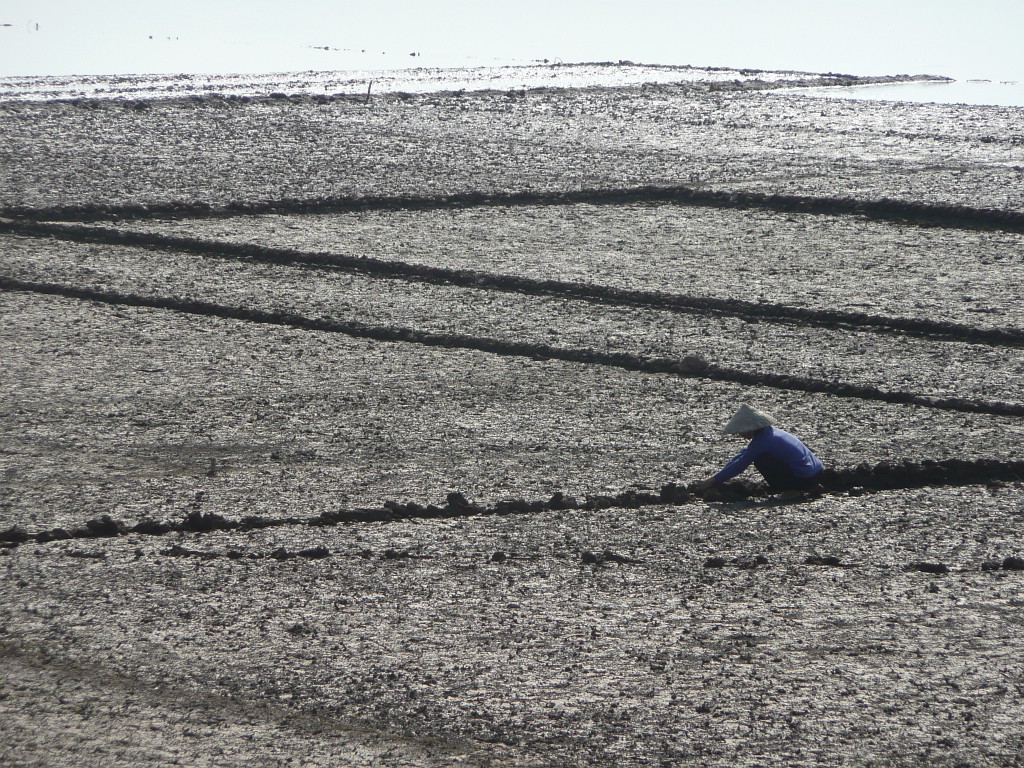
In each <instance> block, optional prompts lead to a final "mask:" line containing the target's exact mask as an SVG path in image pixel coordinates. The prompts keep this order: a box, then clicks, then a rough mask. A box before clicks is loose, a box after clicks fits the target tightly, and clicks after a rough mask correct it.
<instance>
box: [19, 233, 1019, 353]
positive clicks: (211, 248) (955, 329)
mask: <svg viewBox="0 0 1024 768" xmlns="http://www.w3.org/2000/svg"><path fill="white" fill-rule="evenodd" d="M3 232H8V233H11V234H17V235H22V236H29V237H57V238H60V239H63V240H68V241H72V242H83V243H102V244H105V245H114V246H125V247H141V248H165V249H171V250H175V251H179V252H185V253H193V254H198V255H202V256H214V257H217V258H223V259H235V260H245V261H258V262H263V263H268V264H281V265H287V266H301V267H305V268H310V269H329V270H335V271H341V272H348V273H356V274H365V275H371V276H374V277H383V278H393V279H400V280H407V281H412V282H422V283H429V284H436V285H457V286H462V287H466V288H474V289H485V290H495V291H503V292H509V293H525V294H530V295H535V296H554V297H559V298H567V299H574V300H580V301H589V302H594V303H599V304H613V305H619V306H630V307H643V308H651V309H658V310H667V311H672V312H679V313H686V314H696V315H716V316H723V317H737V318H740V319H751V320H758V321H761V320H767V321H769V322H777V323H786V324H787V325H811V326H815V327H821V328H830V329H834V328H855V329H857V330H863V331H867V332H871V333H889V334H899V335H904V336H914V337H917V338H925V339H930V340H934V341H959V342H966V343H972V344H988V345H993V346H1008V347H1024V330H1021V329H1015V328H976V327H973V326H969V325H964V324H962V323H953V322H949V321H934V320H925V319H920V318H901V317H886V316H883V315H872V314H868V313H865V312H846V311H842V310H831V309H828V310H826V309H813V308H809V307H796V306H791V305H786V304H776V303H770V302H752V301H744V300H742V299H732V298H730V299H717V298H713V297H703V296H689V295H686V294H671V293H664V292H661V291H647V290H637V289H630V288H619V287H614V286H605V285H595V284H588V283H576V282H568V281H562V280H542V279H536V278H530V277H523V276H519V275H504V274H497V273H493V272H481V271H478V270H468V269H448V268H444V267H433V266H430V265H426V264H410V263H408V262H403V261H390V260H384V259H375V258H373V257H356V256H343V255H340V254H331V253H307V252H302V251H295V250H291V249H285V248H271V247H267V246H261V245H254V244H239V243H225V242H218V241H214V240H202V239H197V238H188V237H170V236H166V235H158V234H151V233H144V232H126V231H121V230H115V229H107V228H100V227H91V226H79V225H68V224H52V223H40V222H24V221H16V222H15V221H10V220H7V221H5V220H3V219H0V233H3Z"/></svg>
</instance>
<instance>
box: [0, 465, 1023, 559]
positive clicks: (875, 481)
mask: <svg viewBox="0 0 1024 768" xmlns="http://www.w3.org/2000/svg"><path fill="white" fill-rule="evenodd" d="M1021 482H1024V461H1000V460H995V459H973V460H967V459H946V460H943V461H932V460H925V461H883V462H880V463H878V464H874V465H869V464H860V465H858V466H856V467H847V468H839V469H831V468H829V469H826V470H825V472H824V473H823V475H822V480H821V487H820V490H819V493H821V494H833V495H834V494H841V493H848V494H857V495H860V494H866V493H873V492H878V491H886V490H898V489H914V488H925V487H948V486H964V485H998V484H1001V483H1021ZM690 488H691V486H686V485H677V484H675V483H669V484H667V485H665V486H662V488H661V490H660V492H659V493H650V492H641V491H635V490H627V491H624V492H622V493H619V494H616V495H595V496H588V497H586V499H585V500H584V501H578V500H577V499H575V498H574V497H572V496H567V495H565V494H563V493H561V492H559V493H555V494H554V495H552V496H551V498H549V499H543V500H535V501H527V500H523V499H515V500H509V501H499V502H497V503H496V504H493V505H491V506H482V505H479V504H474V503H472V502H471V501H469V500H468V499H466V497H465V496H463V494H461V493H458V492H452V493H449V494H448V496H447V499H446V501H445V503H444V505H442V506H436V505H433V504H426V505H424V504H419V503H416V502H407V503H400V502H386V503H385V504H384V505H382V506H381V507H378V508H356V509H339V510H334V511H328V512H322V513H320V514H318V515H315V516H313V517H305V518H302V517H287V518H268V517H261V516H251V517H246V518H243V519H241V520H230V519H228V518H225V517H224V516H222V515H219V514H217V513H216V512H203V511H202V509H201V508H200V507H201V505H200V502H196V503H195V504H193V506H192V508H191V509H190V510H189V511H188V512H187V513H186V514H185V515H184V517H183V518H180V519H177V520H170V521H167V520H152V519H147V520H142V521H141V522H138V523H136V524H134V525H128V524H126V523H124V522H123V521H120V520H115V519H113V518H111V517H110V516H109V515H103V516H102V517H98V518H94V519H92V520H88V521H86V522H85V523H84V524H83V525H81V526H79V527H76V528H73V529H71V530H67V529H63V528H54V529H50V530H43V531H38V532H35V533H30V532H28V531H26V530H24V529H23V528H20V527H18V526H15V527H12V528H9V529H7V530H6V531H0V545H2V546H7V547H14V546H18V545H20V544H24V543H27V542H30V541H32V542H36V543H40V544H45V543H47V542H50V541H68V540H71V539H102V538H114V537H118V536H127V535H129V534H142V535H148V536H163V535H166V534H170V533H182V532H184V533H208V532H211V531H240V532H245V531H253V530H260V529H264V528H278V527H285V526H310V527H324V526H336V525H341V524H345V523H381V522H397V521H401V520H410V519H416V520H422V519H449V518H463V517H475V516H481V515H514V514H537V513H541V512H564V511H572V510H577V511H597V510H602V509H616V508H617V509H640V508H642V507H651V506H659V505H679V504H688V503H694V502H703V501H717V502H737V501H742V500H744V499H750V498H764V497H767V496H769V495H771V494H770V491H769V490H768V489H767V488H766V487H765V486H764V485H762V484H760V483H755V482H752V481H749V480H745V479H739V480H733V481H730V482H729V483H727V484H725V485H724V486H722V487H721V488H719V489H716V490H715V491H714V492H713V495H704V496H702V495H700V494H698V493H695V492H694V491H692V490H691V489H690ZM179 554H200V553H195V552H189V551H183V552H180V553H179ZM328 554H329V553H328V552H326V551H325V550H324V549H323V548H322V547H311V548H308V549H304V550H301V551H298V552H293V553H291V556H292V557H295V556H299V557H306V558H310V559H316V558H321V557H326V556H327V555H328ZM279 555H280V553H279ZM82 556H83V557H87V556H88V555H82ZM274 556H275V555H273V554H272V555H271V557H274Z"/></svg>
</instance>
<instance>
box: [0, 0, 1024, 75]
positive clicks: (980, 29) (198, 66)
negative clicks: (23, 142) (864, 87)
mask: <svg viewBox="0 0 1024 768" xmlns="http://www.w3.org/2000/svg"><path fill="white" fill-rule="evenodd" d="M854 9H855V12H854ZM0 25H3V26H0V76H7V77H10V76H46V75H117V74H125V75H127V74H174V73H195V74H228V73H257V72H286V71H305V70H325V71H327V70H345V69H393V68H402V67H412V66H486V65H489V64H512V63H521V64H522V63H529V62H532V61H539V60H548V61H564V62H567V63H568V62H581V61H618V60H630V61H635V62H638V63H641V62H642V63H646V64H674V65H685V64H689V65H693V66H719V67H749V68H756V69H766V70H800V71H810V72H842V73H847V74H856V75H891V74H936V75H948V76H951V77H954V78H957V79H969V78H988V79H993V80H1024V55H1022V53H1021V46H1020V43H1019V39H1018V38H1019V32H1020V30H1021V29H1024V3H1020V2H1019V0H975V2H972V3H960V2H957V3H941V2H939V3H936V2H929V3H924V2H899V0H893V1H890V2H882V0H863V1H862V2H860V3H858V4H856V6H850V5H848V4H842V5H840V4H831V3H823V2H821V0H816V1H812V0H777V1H776V2H763V1H762V2H755V1H753V0H722V1H721V2H718V3H715V4H714V5H713V6H712V5H711V4H708V3H704V2H701V3H697V2H657V1H654V0H634V2H633V3H630V4H629V7H628V9H627V8H626V4H625V3H624V2H622V1H621V0H620V2H614V3H613V2H605V1H604V0H591V2H586V3H583V2H561V3H553V2H550V1H548V2H540V0H521V2H518V3H516V4H515V5H514V6H511V5H510V6H507V7H505V6H496V5H492V4H487V5H483V4H481V3H468V2H456V1H454V0H439V1H438V2H433V3H423V2H405V1H402V0H398V1H396V0H391V1H390V2H389V1H388V0H380V1H379V2H375V3H367V2H363V3H358V4H345V3H338V2H327V1H322V0H296V2H293V3H290V4H282V3H279V2H269V0H248V2H244V3H242V2H235V1H234V0H207V1H206V2H199V1H198V0H177V1H176V2H174V3H164V4H140V3H138V2H135V1H133V2H128V1H127V0H103V1H101V2H95V3H81V2H80V0H77V1H74V2H72V1H70V0H30V1H29V0H7V2H4V3H3V4H2V5H0ZM325 49H326V50H325ZM412 53H416V54H418V55H417V56H410V54H412Z"/></svg>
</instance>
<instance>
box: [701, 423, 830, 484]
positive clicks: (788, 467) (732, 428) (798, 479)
mask: <svg viewBox="0 0 1024 768" xmlns="http://www.w3.org/2000/svg"><path fill="white" fill-rule="evenodd" d="M725 433H726V434H727V435H740V436H742V437H743V438H745V439H747V440H749V441H750V443H749V444H748V445H747V447H746V448H744V449H743V450H742V451H740V452H739V453H738V454H736V456H735V457H734V458H733V459H732V461H730V462H729V463H728V464H726V465H725V466H724V467H723V468H722V470H721V471H720V472H718V473H717V474H716V475H714V476H713V477H709V478H708V479H707V480H702V481H701V482H699V483H697V485H696V489H697V490H698V491H706V490H708V489H710V488H714V487H716V486H719V485H721V484H722V483H724V482H725V481H726V480H730V479H732V478H734V477H736V475H738V474H739V473H740V472H742V471H743V470H745V469H746V468H747V467H749V466H750V465H751V464H753V465H754V466H755V467H756V468H757V471H758V472H760V473H761V475H762V476H763V477H764V479H765V481H766V482H767V483H768V487H769V488H771V489H772V490H773V491H775V492H776V493H783V494H785V495H786V496H790V497H796V496H799V495H801V494H803V493H807V492H809V491H813V490H814V489H815V488H816V487H817V486H818V484H819V481H820V480H821V473H822V470H823V467H822V464H821V461H820V460H819V459H818V457H817V456H815V455H814V454H813V453H812V452H811V449H810V448H808V447H807V446H806V445H804V444H803V443H802V442H801V441H800V440H799V439H798V438H796V437H794V436H793V435H791V434H789V432H786V431H784V430H781V429H779V428H778V427H775V426H772V423H771V420H770V419H769V418H768V417H767V416H765V415H764V414H762V413H758V412H757V411H755V410H754V409H753V408H751V407H750V406H748V405H741V406H740V407H739V410H737V411H736V413H735V414H734V415H733V417H732V418H731V419H730V420H729V423H728V424H726V425H725Z"/></svg>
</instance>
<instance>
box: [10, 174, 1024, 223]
mask: <svg viewBox="0 0 1024 768" xmlns="http://www.w3.org/2000/svg"><path fill="white" fill-rule="evenodd" d="M636 203H655V204H673V205H686V206H695V207H705V208H739V209H750V208H753V209H761V210H768V211H776V212H780V213H815V214H828V215H838V216H863V217H866V218H871V219H878V220H880V221H889V222H899V223H913V224H919V225H922V226H936V227H949V228H956V229H994V230H1001V231H1006V232H1024V212H1019V211H1010V210H998V209H991V208H972V207H969V206H962V205H938V204H932V203H921V202H914V201H909V200H893V199H889V198H883V199H881V200H857V199H854V198H845V197H812V196H806V195H787V194H768V193H764V192H745V191H735V192H728V191H718V190H710V189H701V188H696V187H686V186H655V185H649V186H642V187H631V188H619V189H616V188H606V189H581V190H565V191H508V192H462V193H458V194H452V195H439V196H414V195H409V196H375V195H367V196H360V197H323V198H312V199H296V198H286V199H282V200H270V201H250V202H247V201H233V202H229V203H227V204H224V205H212V204H210V203H204V202H185V201H179V202H171V203H152V204H138V205H103V204H86V205H68V206H55V207H51V208H28V207H13V208H6V209H0V217H3V218H12V217H13V218H21V219H30V220H35V221H46V220H50V221H54V220H56V221H101V220H109V219H112V218H118V219H147V218H166V217H184V218H200V217H203V218H222V217H228V216H254V215H261V214H272V213H273V214H309V213H347V212H355V211H391V210H442V209H452V208H473V207H481V206H539V205H579V204H589V205H626V204H636Z"/></svg>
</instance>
